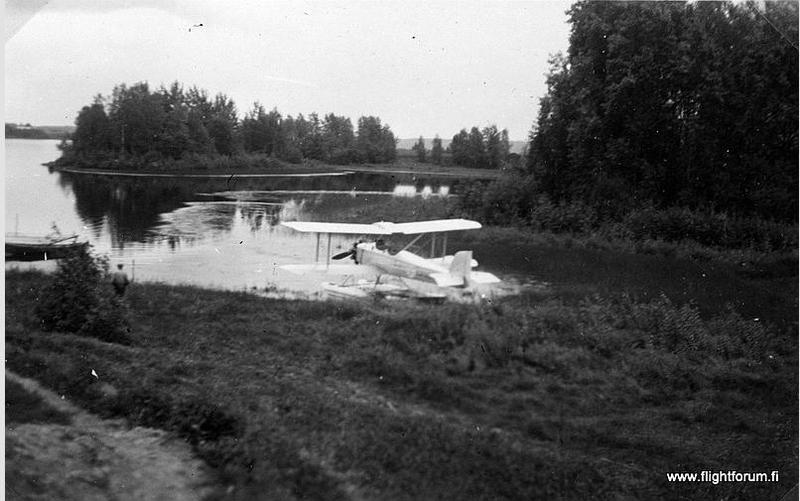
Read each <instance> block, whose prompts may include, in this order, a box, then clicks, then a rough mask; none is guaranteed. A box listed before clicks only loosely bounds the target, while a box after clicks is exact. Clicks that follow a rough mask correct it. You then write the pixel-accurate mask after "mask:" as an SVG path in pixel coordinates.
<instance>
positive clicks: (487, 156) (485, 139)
mask: <svg viewBox="0 0 800 501" xmlns="http://www.w3.org/2000/svg"><path fill="white" fill-rule="evenodd" d="M411 150H412V151H413V152H414V154H415V156H416V159H417V161H419V162H430V163H433V164H438V165H442V164H443V163H453V164H455V165H461V166H464V167H472V168H475V169H499V168H501V167H502V166H504V165H505V164H506V162H508V160H509V158H510V155H511V142H510V141H509V139H508V130H506V129H503V130H502V131H500V130H498V129H497V126H496V125H490V126H488V127H484V128H483V129H479V128H478V127H472V129H470V131H469V132H467V129H461V131H460V132H459V133H458V134H456V135H455V136H453V140H452V141H450V144H449V145H448V147H447V149H445V148H443V147H442V140H441V139H440V138H439V136H438V135H437V136H436V137H435V138H434V139H433V141H432V145H431V149H430V150H428V149H427V148H426V147H425V138H423V137H421V136H420V138H419V140H417V142H416V144H414V146H412V147H411Z"/></svg>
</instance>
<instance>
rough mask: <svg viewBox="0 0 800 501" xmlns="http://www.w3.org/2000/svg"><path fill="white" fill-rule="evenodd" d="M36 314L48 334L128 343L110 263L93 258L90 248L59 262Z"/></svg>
mask: <svg viewBox="0 0 800 501" xmlns="http://www.w3.org/2000/svg"><path fill="white" fill-rule="evenodd" d="M35 314H36V316H37V318H38V319H39V321H40V322H41V325H42V329H43V330H46V331H62V332H73V333H77V334H80V335H84V336H91V337H95V338H98V339H100V340H102V341H107V342H112V343H122V344H128V343H129V339H128V336H127V334H126V333H127V332H128V330H129V329H128V320H127V318H126V315H125V312H124V307H123V305H122V304H121V303H120V301H119V299H118V298H117V297H116V296H115V295H114V294H113V293H112V291H111V286H110V284H109V274H108V260H107V259H106V258H105V257H98V256H94V255H93V254H92V253H91V250H90V248H89V245H88V244H87V245H84V246H81V247H80V248H78V249H77V250H75V251H74V252H73V253H72V254H71V255H70V256H68V257H67V258H65V259H62V260H60V261H59V263H58V269H57V271H56V273H55V276H54V277H53V281H52V282H51V283H50V284H49V285H48V286H47V287H45V288H44V290H43V291H42V293H41V297H40V298H39V302H38V304H37V305H36V308H35Z"/></svg>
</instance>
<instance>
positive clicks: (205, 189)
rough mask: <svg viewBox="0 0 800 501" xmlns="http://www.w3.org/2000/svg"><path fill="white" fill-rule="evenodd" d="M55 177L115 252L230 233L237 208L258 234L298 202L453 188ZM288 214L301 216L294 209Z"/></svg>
mask: <svg viewBox="0 0 800 501" xmlns="http://www.w3.org/2000/svg"><path fill="white" fill-rule="evenodd" d="M55 175H57V176H58V177H59V180H58V182H59V185H60V186H61V187H62V188H63V189H64V190H69V191H71V192H72V193H73V194H74V196H75V210H76V212H77V214H78V216H79V217H80V219H81V220H82V221H83V224H84V226H85V227H86V228H87V229H88V230H90V231H91V232H93V235H94V237H96V238H100V237H101V235H102V234H103V233H105V232H108V233H109V236H110V237H111V245H112V248H124V247H125V244H126V243H130V242H140V243H148V242H154V241H161V240H164V239H165V238H167V237H169V238H171V239H177V240H183V241H186V242H188V241H194V240H197V239H198V238H200V237H201V236H203V235H204V234H206V233H207V232H217V233H218V232H224V231H230V228H231V225H232V224H233V218H234V215H235V214H236V213H237V211H239V213H240V214H241V217H243V218H244V219H245V220H246V221H247V222H248V224H249V225H250V226H251V228H252V230H253V231H257V230H258V229H260V228H262V227H263V226H264V225H265V224H268V225H272V226H274V225H276V224H278V223H279V222H280V220H281V217H280V216H281V212H282V209H283V207H284V206H285V204H287V203H288V202H289V201H293V200H294V201H295V202H293V203H295V204H297V203H298V202H297V201H296V200H301V201H302V200H310V201H312V202H313V204H314V205H319V206H323V205H324V206H325V207H326V209H330V208H332V206H334V205H335V206H338V207H339V208H341V209H346V208H350V207H353V206H358V205H359V204H362V203H363V202H364V201H366V200H368V199H369V197H372V198H374V197H376V196H381V197H383V196H387V197H388V196H395V197H414V196H422V197H431V196H443V197H446V196H449V194H450V191H451V187H450V185H448V184H444V183H443V182H439V181H437V180H435V179H434V180H419V179H405V180H404V181H407V183H406V184H403V183H398V178H399V177H402V176H387V175H369V174H352V175H348V176H331V177H288V176H287V177H285V178H268V179H265V178H244V177H237V176H231V177H229V178H221V179H220V178H211V179H205V178H148V177H130V178H129V177H116V176H102V175H87V174H74V173H58V174H55ZM323 199H324V200H323ZM290 209H291V210H293V211H294V214H293V217H294V218H296V217H297V205H295V206H293V207H290ZM284 215H285V214H284Z"/></svg>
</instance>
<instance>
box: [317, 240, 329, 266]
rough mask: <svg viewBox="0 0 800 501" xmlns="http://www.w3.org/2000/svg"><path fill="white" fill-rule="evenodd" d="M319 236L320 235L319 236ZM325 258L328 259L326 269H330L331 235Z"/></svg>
mask: <svg viewBox="0 0 800 501" xmlns="http://www.w3.org/2000/svg"><path fill="white" fill-rule="evenodd" d="M317 235H319V234H317ZM317 238H319V236H317ZM325 257H326V259H325V268H328V267H330V265H331V234H330V233H328V252H327V253H325Z"/></svg>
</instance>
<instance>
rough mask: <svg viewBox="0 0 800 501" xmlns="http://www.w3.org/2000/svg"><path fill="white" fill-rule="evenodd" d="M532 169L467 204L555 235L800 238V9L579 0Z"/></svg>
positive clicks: (476, 212) (748, 241)
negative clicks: (799, 207) (799, 230)
mask: <svg viewBox="0 0 800 501" xmlns="http://www.w3.org/2000/svg"><path fill="white" fill-rule="evenodd" d="M568 15H569V21H570V23H571V25H572V29H571V35H570V45H569V50H568V52H567V53H566V54H558V55H556V56H554V57H553V58H552V61H551V62H552V66H551V71H550V73H549V75H548V76H547V84H548V91H547V94H546V95H545V96H544V97H543V98H542V99H541V101H540V110H539V116H538V119H537V121H536V122H535V124H534V126H533V129H532V131H531V134H530V143H529V147H528V154H527V157H526V158H525V159H523V162H524V165H519V166H517V168H513V166H507V167H508V168H507V169H506V170H507V171H508V172H509V175H507V176H506V177H505V178H503V179H500V180H498V181H497V182H495V183H493V184H491V185H489V186H488V187H484V186H476V187H474V189H472V190H469V191H468V192H467V193H466V194H465V196H464V197H463V200H462V209H463V211H464V213H465V214H466V215H469V216H471V217H475V218H478V219H480V220H482V221H484V222H486V223H489V224H509V223H510V224H515V225H517V226H520V227H525V226H528V227H531V228H533V229H534V230H540V231H542V230H543V231H551V232H555V233H573V234H584V235H586V234H592V235H602V236H604V237H608V238H611V239H617V238H621V239H622V240H625V241H634V242H644V241H646V240H648V239H651V240H657V241H666V242H683V241H693V242H696V243H700V244H702V245H711V246H722V247H727V248H753V249H758V250H760V251H766V252H771V251H776V250H791V249H796V248H797V203H798V200H797V186H798V163H797V162H798V133H797V131H798V87H797V81H798V48H797V40H798V4H797V3H795V2H766V3H764V4H757V3H754V2H747V3H736V4H734V3H730V2H693V3H683V2H578V3H576V4H574V5H573V6H572V7H571V9H570V10H569V12H568Z"/></svg>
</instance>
